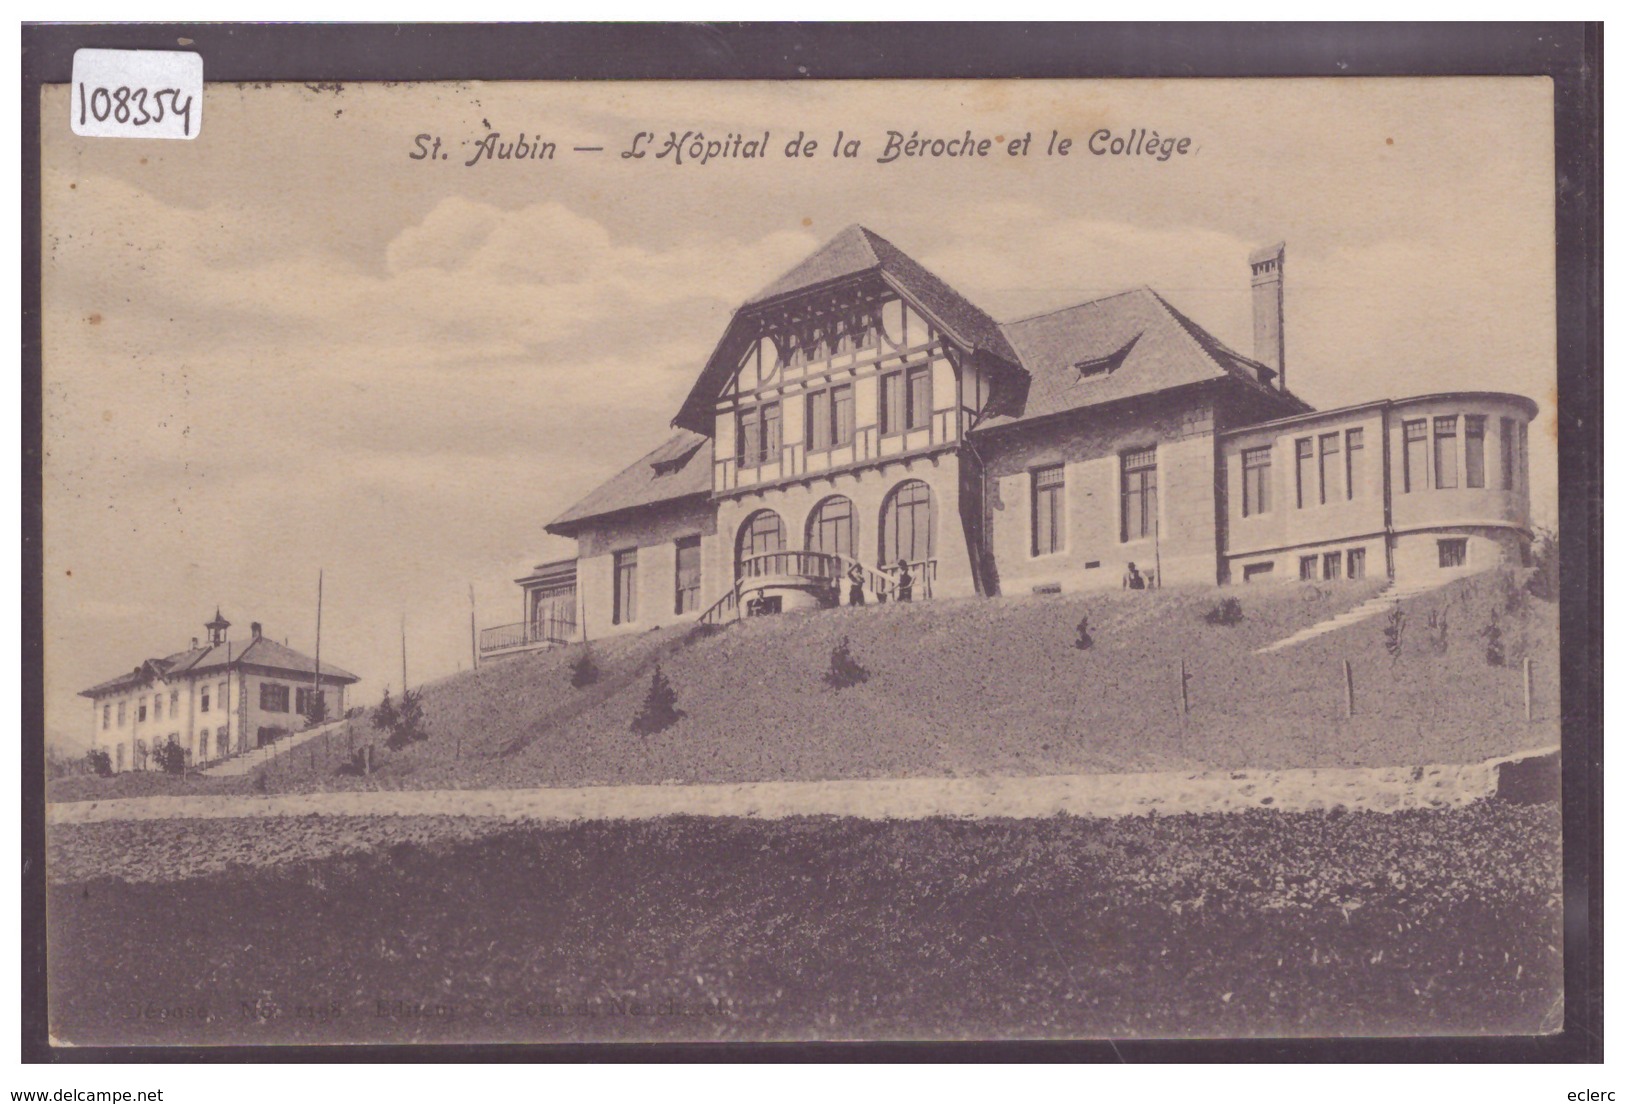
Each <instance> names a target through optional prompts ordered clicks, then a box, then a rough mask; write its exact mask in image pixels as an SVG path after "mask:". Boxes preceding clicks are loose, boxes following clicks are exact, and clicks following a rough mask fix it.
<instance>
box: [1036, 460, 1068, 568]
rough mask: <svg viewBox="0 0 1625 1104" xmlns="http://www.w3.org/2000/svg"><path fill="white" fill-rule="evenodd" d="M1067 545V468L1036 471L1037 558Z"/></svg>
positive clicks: (1060, 467) (1039, 469) (1057, 466)
mask: <svg viewBox="0 0 1625 1104" xmlns="http://www.w3.org/2000/svg"><path fill="white" fill-rule="evenodd" d="M1065 545H1066V468H1065V467H1064V466H1062V465H1060V464H1056V465H1055V466H1054V467H1049V468H1038V469H1035V470H1034V471H1033V555H1035V556H1047V555H1049V554H1050V553H1051V552H1059V551H1061V549H1062V548H1064V547H1065Z"/></svg>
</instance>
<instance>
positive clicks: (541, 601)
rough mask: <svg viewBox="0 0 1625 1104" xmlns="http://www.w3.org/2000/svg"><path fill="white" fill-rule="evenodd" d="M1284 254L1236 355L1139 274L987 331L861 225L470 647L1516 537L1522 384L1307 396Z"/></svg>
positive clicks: (1522, 526) (784, 297) (1279, 569)
mask: <svg viewBox="0 0 1625 1104" xmlns="http://www.w3.org/2000/svg"><path fill="white" fill-rule="evenodd" d="M1243 260H1245V263H1246V265H1247V268H1246V269H1245V270H1243V269H1242V268H1241V262H1242V261H1243ZM1285 266H1286V247H1285V245H1284V243H1280V244H1276V245H1272V246H1267V247H1265V248H1262V249H1259V250H1256V251H1254V252H1253V253H1252V255H1251V256H1249V257H1247V258H1244V259H1243V258H1238V265H1237V278H1238V279H1237V282H1238V283H1240V280H1241V278H1242V277H1243V276H1245V278H1246V279H1247V281H1248V286H1249V287H1250V290H1251V295H1252V300H1253V336H1254V342H1253V349H1252V351H1251V355H1248V354H1244V353H1241V352H1238V351H1236V350H1234V349H1232V348H1230V347H1229V346H1227V345H1226V344H1225V343H1224V342H1222V341H1220V340H1219V339H1218V338H1216V337H1214V336H1213V335H1212V334H1211V333H1209V332H1208V331H1207V330H1205V329H1203V328H1202V327H1201V326H1200V325H1199V324H1198V323H1196V322H1195V321H1193V320H1192V319H1191V318H1189V317H1188V316H1187V315H1185V314H1184V313H1182V312H1181V311H1180V310H1179V309H1178V308H1177V307H1175V306H1174V305H1173V304H1172V303H1170V302H1169V301H1168V300H1166V299H1165V298H1163V296H1161V295H1160V294H1158V293H1157V292H1156V291H1154V290H1152V289H1150V288H1138V289H1134V290H1129V291H1124V292H1122V293H1120V294H1117V295H1111V296H1106V297H1104V298H1100V299H1094V300H1090V301H1088V302H1084V303H1079V304H1077V305H1076V306H1072V307H1067V308H1064V309H1061V310H1055V311H1049V312H1047V313H1044V314H1038V315H1034V316H1032V317H1028V318H1020V319H1015V320H1011V321H1006V322H998V321H995V320H994V319H993V318H992V317H991V316H989V315H988V314H987V313H986V312H985V311H983V310H982V309H981V308H980V307H978V306H976V305H975V304H974V303H972V302H970V301H969V300H968V299H966V298H965V297H964V296H963V295H961V294H960V293H959V292H958V291H956V290H955V289H954V288H953V287H952V286H951V285H950V284H949V283H947V281H945V280H943V279H942V278H940V277H939V276H937V275H936V274H935V273H932V272H930V271H928V270H927V269H926V268H925V267H924V266H923V265H921V264H919V262H917V261H915V260H914V259H913V258H911V257H909V256H908V255H907V254H906V253H904V252H903V251H902V250H901V249H899V248H898V247H897V246H895V245H893V244H892V243H891V242H889V241H887V240H886V239H885V238H883V237H881V236H880V235H879V234H877V233H875V232H874V231H872V230H869V229H867V228H865V227H862V226H851V227H848V228H847V229H845V230H842V231H841V232H840V233H839V234H837V235H836V236H835V237H834V238H832V239H831V240H830V241H828V242H827V243H825V244H824V245H823V246H821V247H820V248H819V249H817V250H815V251H814V252H813V253H812V254H811V255H810V256H808V257H807V258H806V259H804V260H803V261H801V262H800V263H799V264H797V265H795V266H794V267H792V268H791V269H790V270H789V271H788V272H786V273H784V274H783V275H781V276H779V277H778V278H777V279H775V280H772V281H771V282H770V283H768V284H767V285H766V286H765V287H763V289H762V290H761V291H760V292H758V293H757V294H755V295H753V296H751V297H750V298H749V299H747V300H746V301H745V302H744V303H742V304H741V305H740V306H739V307H738V309H737V310H735V312H734V314H733V316H732V318H731V319H730V320H729V322H728V324H727V326H726V327H725V328H724V330H723V332H722V334H721V335H720V336H719V338H718V340H717V344H716V347H715V349H714V350H713V352H712V353H711V355H710V356H709V357H708V358H707V359H706V361H705V363H704V364H703V365H701V366H700V367H699V369H698V371H697V373H696V377H695V381H694V384H693V386H692V387H691V388H690V390H689V392H688V395H687V396H686V398H685V399H684V400H683V402H682V404H681V406H680V407H679V408H678V410H677V411H676V412H675V413H674V416H673V419H672V422H673V426H674V428H675V429H676V431H677V432H676V433H675V434H674V435H673V436H672V437H671V438H669V439H668V440H667V441H666V442H664V443H663V444H661V445H659V446H658V447H656V448H654V449H653V451H651V452H649V453H648V454H646V455H645V456H644V457H642V458H641V459H639V460H638V461H637V462H636V463H634V464H632V465H631V466H629V467H628V468H626V469H625V470H624V471H622V472H620V473H619V474H618V475H616V476H614V477H613V478H612V479H610V480H608V481H607V482H606V483H604V484H603V485H601V486H600V487H598V488H596V489H594V490H592V491H591V492H590V493H588V494H587V495H586V496H585V497H583V498H582V499H580V500H579V501H578V502H577V503H576V504H575V505H574V506H572V507H571V508H570V509H568V510H566V511H565V512H564V513H563V514H561V515H560V516H558V517H557V518H555V519H554V520H553V521H552V522H551V523H549V525H548V526H547V529H548V531H549V532H552V533H555V534H559V535H563V536H569V537H574V538H575V539H576V540H577V543H578V553H579V554H578V557H577V559H576V560H575V561H574V562H573V563H572V562H569V561H566V562H564V563H553V564H549V565H546V567H547V570H546V571H545V572H544V571H541V570H540V569H538V571H537V572H536V573H534V574H533V575H530V576H527V577H526V578H525V579H522V580H519V582H520V586H521V588H522V590H523V594H524V605H523V617H524V621H523V622H521V623H520V624H518V625H509V626H502V627H501V629H500V630H490V632H489V633H488V634H487V638H486V643H488V644H489V645H490V646H489V647H488V648H487V647H485V646H484V645H482V652H484V653H485V654H494V653H497V652H502V651H510V650H516V649H517V650H523V649H524V648H528V647H539V646H548V645H549V644H551V643H556V642H558V641H560V640H568V639H578V638H580V636H581V635H582V634H583V633H584V632H586V631H587V626H589V625H590V626H592V631H593V632H597V633H613V632H622V631H631V630H634V629H642V628H648V627H651V626H653V625H657V624H663V623H668V622H671V621H680V620H692V619H698V620H701V621H709V622H720V621H726V620H729V619H732V618H736V617H739V616H746V615H750V614H753V613H754V614H764V613H770V612H777V611H787V610H790V609H796V608H818V607H821V606H828V605H833V604H837V603H839V604H846V603H850V602H854V601H860V600H861V601H876V600H897V599H899V598H905V597H906V598H908V599H909V600H920V599H921V598H925V597H941V596H950V595H972V594H984V595H993V594H1013V593H1029V592H1038V593H1046V594H1047V593H1054V592H1057V591H1067V590H1082V589H1090V588H1098V587H1105V586H1119V585H1122V583H1123V581H1124V580H1125V579H1127V580H1131V581H1133V580H1144V581H1146V582H1147V583H1148V584H1149V585H1161V584H1163V583H1164V582H1167V583H1173V582H1206V583H1209V584H1224V583H1231V582H1256V583H1261V582H1264V581H1266V580H1281V579H1294V580H1296V579H1314V580H1317V581H1320V582H1325V581H1336V580H1341V579H1347V578H1362V577H1365V576H1366V575H1368V574H1380V575H1385V576H1386V577H1388V578H1390V579H1394V578H1398V577H1399V576H1401V575H1405V576H1412V575H1427V574H1436V573H1441V572H1442V573H1445V574H1449V573H1453V572H1460V571H1464V570H1478V569H1481V568H1483V567H1486V566H1490V565H1493V564H1495V563H1499V562H1503V561H1505V560H1508V559H1514V560H1515V559H1518V558H1521V557H1522V556H1524V555H1525V554H1526V553H1527V549H1528V546H1529V541H1530V539H1531V533H1530V527H1529V507H1528V475H1527V463H1528V455H1527V433H1528V422H1529V419H1530V418H1531V417H1533V416H1534V414H1535V411H1536V408H1535V404H1534V403H1533V402H1531V401H1530V400H1529V399H1527V398H1524V397H1522V396H1518V395H1510V394H1504V393H1494V392H1479V391H1462V392H1453V393H1449V394H1441V395H1423V396H1413V397H1410V398H1403V399H1395V398H1387V397H1383V396H1372V397H1371V398H1370V400H1368V401H1366V402H1362V403H1360V404H1357V405H1355V406H1350V407H1345V408H1342V409H1340V410H1328V411H1316V410H1314V409H1313V408H1312V407H1311V406H1309V404H1307V403H1306V402H1304V401H1303V400H1302V399H1300V398H1299V397H1298V396H1297V395H1295V394H1294V393H1293V392H1292V391H1291V390H1289V389H1288V387H1287V384H1286V380H1287V356H1286V353H1287V342H1286V334H1287V332H1288V327H1287V324H1286V322H1287V320H1286V287H1287V284H1286V277H1285ZM1294 370H1295V371H1296V370H1300V369H1297V368H1296V367H1295V368H1294ZM1131 565H1133V569H1132V570H1130V567H1131Z"/></svg>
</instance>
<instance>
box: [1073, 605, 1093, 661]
mask: <svg viewBox="0 0 1625 1104" xmlns="http://www.w3.org/2000/svg"><path fill="white" fill-rule="evenodd" d="M1072 646H1073V647H1074V648H1076V649H1077V650H1078V651H1080V652H1087V651H1088V650H1089V649H1090V648H1093V647H1094V646H1095V638H1094V637H1093V636H1090V635H1089V615H1088V614H1087V613H1086V614H1084V615H1083V619H1082V620H1080V621H1079V622H1078V638H1077V639H1076V640H1074V641H1073V642H1072Z"/></svg>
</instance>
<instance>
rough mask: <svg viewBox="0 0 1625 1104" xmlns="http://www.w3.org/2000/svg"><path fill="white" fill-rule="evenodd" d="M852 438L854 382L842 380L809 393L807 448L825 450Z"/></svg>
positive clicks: (816, 450)
mask: <svg viewBox="0 0 1625 1104" xmlns="http://www.w3.org/2000/svg"><path fill="white" fill-rule="evenodd" d="M851 441H852V385H851V384H850V383H843V384H840V385H838V386H836V387H830V388H826V389H824V390H822V391H813V392H810V393H809V394H808V395H807V448H808V449H809V450H811V451H813V452H823V451H825V450H827V449H830V448H833V447H835V446H837V445H845V444H850V443H851Z"/></svg>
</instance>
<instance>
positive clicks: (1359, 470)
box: [1343, 429, 1365, 499]
mask: <svg viewBox="0 0 1625 1104" xmlns="http://www.w3.org/2000/svg"><path fill="white" fill-rule="evenodd" d="M1343 446H1344V448H1343V461H1344V467H1345V468H1346V470H1347V475H1348V478H1347V479H1346V480H1345V481H1344V484H1345V486H1346V487H1347V488H1348V495H1349V498H1350V499H1352V498H1353V497H1354V495H1355V493H1356V492H1357V491H1359V489H1360V485H1361V483H1363V482H1364V476H1365V471H1364V463H1365V430H1363V429H1351V430H1349V431H1348V432H1347V433H1345V434H1343Z"/></svg>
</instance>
